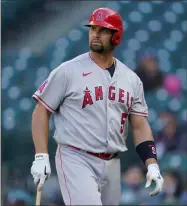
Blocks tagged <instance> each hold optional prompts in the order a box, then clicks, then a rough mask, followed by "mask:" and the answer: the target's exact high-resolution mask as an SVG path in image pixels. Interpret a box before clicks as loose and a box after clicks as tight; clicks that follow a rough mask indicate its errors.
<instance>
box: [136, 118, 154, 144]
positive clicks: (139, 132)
mask: <svg viewBox="0 0 187 206" xmlns="http://www.w3.org/2000/svg"><path fill="white" fill-rule="evenodd" d="M132 133H133V138H134V144H135V146H137V145H139V144H140V143H142V142H145V141H149V140H151V141H153V140H154V139H153V134H152V131H151V128H150V126H149V124H148V122H147V121H146V120H142V121H141V122H140V123H139V124H136V126H134V127H133V129H132Z"/></svg>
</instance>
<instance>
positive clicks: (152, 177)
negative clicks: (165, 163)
mask: <svg viewBox="0 0 187 206" xmlns="http://www.w3.org/2000/svg"><path fill="white" fill-rule="evenodd" d="M147 169H148V172H147V175H146V178H147V182H146V185H145V188H147V187H149V186H150V185H151V183H152V181H154V182H155V183H156V187H155V189H154V190H153V191H152V192H150V193H149V194H150V195H151V196H154V195H157V194H159V193H160V192H161V191H162V187H163V184H164V179H163V178H162V176H161V174H160V170H159V167H158V165H157V164H149V165H148V168H147Z"/></svg>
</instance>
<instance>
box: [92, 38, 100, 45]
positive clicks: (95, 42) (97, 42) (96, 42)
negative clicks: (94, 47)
mask: <svg viewBox="0 0 187 206" xmlns="http://www.w3.org/2000/svg"><path fill="white" fill-rule="evenodd" d="M92 44H101V42H100V41H99V40H95V39H94V40H92Z"/></svg>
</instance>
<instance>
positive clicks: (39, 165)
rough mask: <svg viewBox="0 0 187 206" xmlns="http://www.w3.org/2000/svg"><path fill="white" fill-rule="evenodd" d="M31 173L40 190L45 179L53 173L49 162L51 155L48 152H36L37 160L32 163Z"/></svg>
mask: <svg viewBox="0 0 187 206" xmlns="http://www.w3.org/2000/svg"><path fill="white" fill-rule="evenodd" d="M31 174H32V176H33V178H34V183H35V184H36V185H37V188H38V190H41V189H42V188H43V185H44V183H45V180H47V178H48V177H49V176H50V174H51V167H50V163H49V155H48V154H46V153H37V154H35V160H34V161H33V163H32V167H31Z"/></svg>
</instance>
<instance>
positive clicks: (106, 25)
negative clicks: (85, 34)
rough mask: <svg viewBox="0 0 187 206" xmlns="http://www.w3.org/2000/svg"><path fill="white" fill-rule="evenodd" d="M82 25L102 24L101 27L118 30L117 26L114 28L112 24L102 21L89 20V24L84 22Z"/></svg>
mask: <svg viewBox="0 0 187 206" xmlns="http://www.w3.org/2000/svg"><path fill="white" fill-rule="evenodd" d="M84 26H86V27H91V26H102V27H105V28H107V29H111V30H114V31H118V29H117V28H115V27H114V26H112V25H111V24H109V23H107V22H104V21H91V22H89V24H85V25H84Z"/></svg>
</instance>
